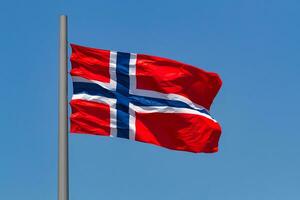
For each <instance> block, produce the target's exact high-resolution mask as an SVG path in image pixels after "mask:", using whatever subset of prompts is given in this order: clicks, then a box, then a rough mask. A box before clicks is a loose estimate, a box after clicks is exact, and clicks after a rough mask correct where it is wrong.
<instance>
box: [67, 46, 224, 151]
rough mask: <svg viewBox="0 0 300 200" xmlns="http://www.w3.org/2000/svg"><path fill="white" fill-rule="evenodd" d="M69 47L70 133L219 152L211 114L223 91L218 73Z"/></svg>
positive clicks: (137, 56)
mask: <svg viewBox="0 0 300 200" xmlns="http://www.w3.org/2000/svg"><path fill="white" fill-rule="evenodd" d="M71 47H72V54H71V58H70V60H71V64H72V70H71V72H70V73H71V76H72V80H73V97H72V100H71V102H70V105H71V108H72V114H71V117H70V121H71V133H83V134H94V135H102V136H111V137H119V138H125V139H130V140H135V141H139V142H144V143H150V144H154V145H157V146H161V147H165V148H168V149H173V150H180V151H188V152H195V153H196V152H205V153H212V152H216V151H218V141H219V138H220V135H221V127H220V125H219V124H218V122H217V121H216V120H215V119H214V118H213V117H212V116H211V115H210V112H209V109H210V106H211V104H212V102H213V99H214V97H215V96H216V94H217V93H218V91H219V89H220V87H221V85H222V81H221V79H220V78H219V76H218V75H217V74H216V73H212V72H206V71H204V70H202V69H199V68H196V67H194V66H191V65H188V64H184V63H181V62H177V61H174V60H170V59H167V58H161V57H156V56H150V55H145V54H135V53H124V52H116V51H109V50H101V49H96V48H89V47H83V46H79V45H75V44H71Z"/></svg>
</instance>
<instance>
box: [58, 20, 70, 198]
mask: <svg viewBox="0 0 300 200" xmlns="http://www.w3.org/2000/svg"><path fill="white" fill-rule="evenodd" d="M59 38H60V41H59V115H58V126H59V128H58V200H68V199H69V172H68V170H69V169H68V168H69V166H68V51H67V50H68V46H67V45H68V41H67V16H66V15H61V16H60V35H59Z"/></svg>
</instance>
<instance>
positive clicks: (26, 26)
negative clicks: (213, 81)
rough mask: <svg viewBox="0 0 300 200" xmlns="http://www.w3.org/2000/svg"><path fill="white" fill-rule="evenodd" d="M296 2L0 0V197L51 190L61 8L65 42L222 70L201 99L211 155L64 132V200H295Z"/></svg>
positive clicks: (299, 177) (298, 180) (51, 193)
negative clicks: (214, 147)
mask: <svg viewBox="0 0 300 200" xmlns="http://www.w3.org/2000/svg"><path fill="white" fill-rule="evenodd" d="M299 9H300V3H299V1H297V0H286V1H279V0H273V1H262V0H251V1H246V0H226V1H225V0H219V1H204V0H200V1H198V0H194V1H175V0H173V1H171V0H166V1H159V0H152V1H142V0H140V1H137V0H136V1H133V0H128V1H99V0H86V1H79V0H73V1H71V0H64V1H55V0H53V1H50V0H48V1H38V0H31V1H21V0H19V1H16V0H10V1H8V0H5V1H3V2H1V8H0V11H1V12H0V24H1V27H2V28H1V32H0V36H1V37H0V44H1V48H0V57H1V79H0V85H1V90H2V91H1V94H0V97H1V98H0V99H1V100H0V102H1V104H0V109H1V112H0V127H1V131H0V133H1V140H0V199H6V200H19V199H28V200H35V199H37V200H40V199H43V200H50V199H51V200H52V199H55V198H56V196H57V129H58V128H57V99H58V96H57V93H58V92H57V89H58V84H57V83H58V27H59V24H58V22H59V15H60V14H61V13H66V14H67V15H68V16H69V41H70V42H73V43H77V44H81V45H87V46H91V47H98V48H103V49H113V50H119V51H128V52H139V53H145V54H152V55H158V56H162V57H168V58H172V59H176V60H179V61H183V62H186V63H189V64H192V65H195V66H198V67H201V68H203V69H206V70H209V71H214V72H217V73H219V74H220V76H221V77H222V79H223V87H222V89H221V91H220V93H219V94H218V96H217V98H216V99H215V102H214V105H213V107H212V114H213V116H214V117H215V118H216V119H217V120H218V121H219V122H220V123H221V125H222V128H223V133H222V137H221V139H220V151H219V152H218V153H216V154H192V153H185V152H176V151H170V150H166V149H163V148H158V147H155V146H152V145H146V144H142V143H137V142H131V141H127V140H122V139H111V138H106V137H97V136H88V135H86V136H84V135H71V136H70V199H71V200H82V199H88V200H96V199H112V200H124V199H132V200H140V199H143V200H150V199H151V200H152V199H164V200H166V199H172V200H182V199H205V200H219V199H228V200H240V199H243V200H248V199H249V200H252V199H262V200H269V199H270V200H277V199H278V200H281V199H285V200H297V199H300V190H299V186H300V170H299V169H300V156H299V154H300V146H299V140H300V131H299V123H300V121H299V120H300V117H299V114H300V106H299V102H300V79H299V75H300V59H299V55H300V46H299V44H300V37H299V35H300V28H299V27H300V20H299V19H300V12H299ZM70 87H71V85H70ZM70 96H71V93H70Z"/></svg>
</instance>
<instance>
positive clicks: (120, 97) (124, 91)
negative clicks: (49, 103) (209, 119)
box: [73, 52, 210, 139]
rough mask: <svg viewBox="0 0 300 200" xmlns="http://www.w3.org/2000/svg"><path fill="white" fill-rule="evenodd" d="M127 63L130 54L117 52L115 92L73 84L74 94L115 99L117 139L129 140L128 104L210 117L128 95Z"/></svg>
mask: <svg viewBox="0 0 300 200" xmlns="http://www.w3.org/2000/svg"><path fill="white" fill-rule="evenodd" d="M129 61H130V53H123V52H117V65H116V75H117V85H116V91H111V90H108V89H106V88H103V87H102V86H100V85H98V84H96V83H86V82H73V93H74V94H80V93H84V94H89V95H97V96H103V97H107V98H114V99H116V102H117V103H116V109H117V137H121V138H126V139H129V103H132V104H135V105H137V106H170V107H177V108H190V109H193V110H197V111H199V112H201V113H205V114H207V115H210V114H209V113H208V112H207V110H205V109H195V108H192V107H190V106H189V105H188V104H186V103H184V102H182V101H177V100H166V99H159V98H152V97H145V96H138V95H132V94H130V93H129V85H130V78H129Z"/></svg>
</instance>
